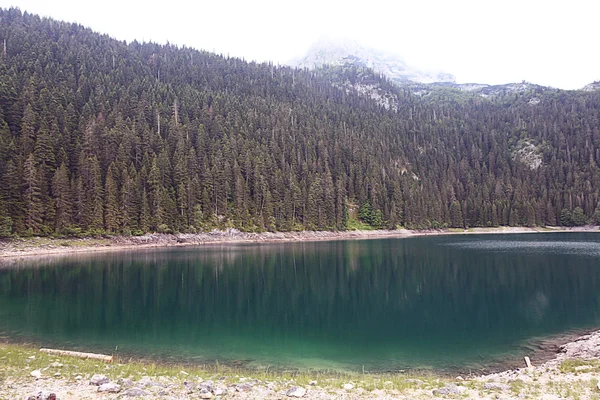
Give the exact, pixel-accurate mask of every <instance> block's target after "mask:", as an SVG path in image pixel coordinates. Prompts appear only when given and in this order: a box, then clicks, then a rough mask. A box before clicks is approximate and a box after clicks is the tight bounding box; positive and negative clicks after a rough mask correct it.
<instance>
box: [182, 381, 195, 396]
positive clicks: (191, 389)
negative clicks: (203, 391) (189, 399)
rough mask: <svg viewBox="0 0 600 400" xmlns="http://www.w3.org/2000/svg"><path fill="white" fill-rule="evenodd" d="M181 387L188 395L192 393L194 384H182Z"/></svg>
mask: <svg viewBox="0 0 600 400" xmlns="http://www.w3.org/2000/svg"><path fill="white" fill-rule="evenodd" d="M183 386H185V388H186V389H187V392H188V394H191V393H194V384H192V383H190V382H183Z"/></svg>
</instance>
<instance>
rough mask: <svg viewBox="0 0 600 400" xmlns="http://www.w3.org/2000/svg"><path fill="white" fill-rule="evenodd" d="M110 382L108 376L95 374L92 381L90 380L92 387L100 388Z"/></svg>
mask: <svg viewBox="0 0 600 400" xmlns="http://www.w3.org/2000/svg"><path fill="white" fill-rule="evenodd" d="M108 382H109V380H108V378H107V377H106V375H100V374H95V375H94V376H92V379H90V385H96V386H100V385H104V384H105V383H108Z"/></svg>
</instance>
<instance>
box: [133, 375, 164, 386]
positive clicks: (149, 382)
mask: <svg viewBox="0 0 600 400" xmlns="http://www.w3.org/2000/svg"><path fill="white" fill-rule="evenodd" d="M137 386H139V387H141V388H145V387H147V386H160V385H159V384H158V383H156V382H154V381H153V380H152V379H150V378H148V377H147V376H144V377H143V378H142V379H140V380H139V381H137Z"/></svg>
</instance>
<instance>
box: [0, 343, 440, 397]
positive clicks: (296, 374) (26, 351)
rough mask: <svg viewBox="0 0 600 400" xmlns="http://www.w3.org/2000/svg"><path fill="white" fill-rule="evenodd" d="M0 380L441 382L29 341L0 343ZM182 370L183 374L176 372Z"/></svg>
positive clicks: (403, 386)
mask: <svg viewBox="0 0 600 400" xmlns="http://www.w3.org/2000/svg"><path fill="white" fill-rule="evenodd" d="M0 364H1V365H2V368H0V381H4V380H6V379H7V378H12V380H17V381H25V380H30V379H33V378H32V377H31V375H30V374H31V372H32V371H34V370H40V371H41V372H42V376H46V377H53V376H54V374H55V373H57V372H60V379H66V380H75V379H76V378H77V377H78V376H81V378H82V379H89V378H90V377H91V376H92V375H93V374H104V375H106V376H107V377H108V378H109V379H111V380H115V381H116V380H118V379H119V378H129V379H133V380H138V379H140V378H142V377H144V376H149V377H151V378H160V377H166V378H171V379H175V380H180V381H181V383H183V381H195V380H198V378H202V379H213V380H219V379H220V378H222V377H226V379H225V382H226V383H228V384H233V383H237V382H239V381H240V378H241V379H244V378H246V379H250V380H259V381H262V382H275V383H276V385H278V386H280V388H279V389H284V388H286V387H288V386H290V385H299V386H305V387H308V386H309V385H310V383H311V382H312V381H317V385H318V386H319V387H321V388H324V389H325V390H331V391H335V390H338V389H340V388H341V387H342V385H344V384H345V383H352V384H353V385H354V387H355V388H357V389H358V388H362V389H364V390H366V391H371V390H374V389H386V390H399V391H405V390H410V389H432V388H437V387H441V386H444V385H446V384H447V382H448V381H447V379H446V378H442V377H440V376H437V375H435V374H434V373H431V374H428V373H426V372H415V373H411V372H406V373H386V374H369V373H367V374H361V373H358V372H356V373H354V372H333V371H321V372H319V371H279V370H272V369H270V368H265V369H262V370H249V369H242V368H235V367H229V366H223V365H220V364H218V363H216V364H214V365H189V364H161V363H156V362H145V361H131V360H128V359H123V358H118V357H116V358H115V361H114V363H112V364H108V363H104V362H102V361H98V360H86V359H80V358H76V357H68V356H57V355H52V354H46V353H42V352H40V351H39V349H38V348H36V347H33V346H32V345H22V344H0ZM181 371H184V372H185V373H182V372H181Z"/></svg>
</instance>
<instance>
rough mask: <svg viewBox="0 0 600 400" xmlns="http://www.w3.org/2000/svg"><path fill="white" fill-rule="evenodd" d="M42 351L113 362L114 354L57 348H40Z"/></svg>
mask: <svg viewBox="0 0 600 400" xmlns="http://www.w3.org/2000/svg"><path fill="white" fill-rule="evenodd" d="M40 351H41V352H42V353H48V354H56V355H59V356H70V357H78V358H90V359H94V360H102V361H106V362H109V363H111V362H113V359H114V357H113V356H107V355H104V354H94V353H81V352H79V351H68V350H56V349H40Z"/></svg>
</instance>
